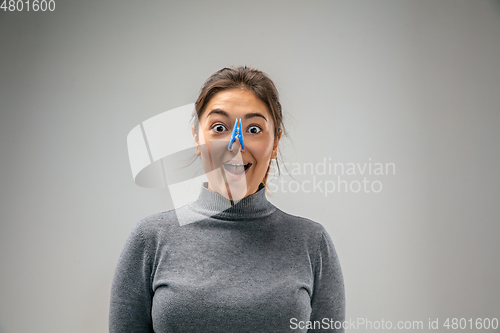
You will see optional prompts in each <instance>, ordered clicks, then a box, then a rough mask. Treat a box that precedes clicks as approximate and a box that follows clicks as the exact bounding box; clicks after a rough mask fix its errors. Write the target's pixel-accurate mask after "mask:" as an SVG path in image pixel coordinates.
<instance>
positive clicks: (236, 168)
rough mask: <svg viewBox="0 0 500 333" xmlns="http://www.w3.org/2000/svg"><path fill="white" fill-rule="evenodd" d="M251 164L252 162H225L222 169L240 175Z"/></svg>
mask: <svg viewBox="0 0 500 333" xmlns="http://www.w3.org/2000/svg"><path fill="white" fill-rule="evenodd" d="M251 166H252V163H247V164H232V163H226V164H224V169H226V170H227V171H228V172H230V173H232V174H234V175H241V174H242V173H243V172H246V171H247V170H248V169H249V168H250V167H251Z"/></svg>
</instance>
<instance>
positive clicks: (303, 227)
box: [275, 209, 331, 252]
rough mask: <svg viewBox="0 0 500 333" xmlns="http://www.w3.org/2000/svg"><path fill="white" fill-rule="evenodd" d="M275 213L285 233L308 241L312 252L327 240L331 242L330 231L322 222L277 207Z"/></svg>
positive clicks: (278, 223) (296, 238)
mask: <svg viewBox="0 0 500 333" xmlns="http://www.w3.org/2000/svg"><path fill="white" fill-rule="evenodd" d="M275 215H276V218H275V221H276V223H277V225H278V228H280V229H281V230H283V233H286V234H288V236H289V237H291V238H293V239H295V240H302V241H303V242H306V243H307V244H308V247H309V249H310V250H311V251H312V252H317V251H318V249H319V248H320V247H321V244H322V243H324V242H325V241H326V242H329V243H331V238H330V236H329V235H328V231H327V230H326V229H325V227H324V226H323V224H321V223H320V222H317V221H314V220H312V219H309V218H306V217H302V216H298V215H292V214H289V213H286V212H284V211H282V210H280V209H277V211H276V214H275Z"/></svg>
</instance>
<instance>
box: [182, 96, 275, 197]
mask: <svg viewBox="0 0 500 333" xmlns="http://www.w3.org/2000/svg"><path fill="white" fill-rule="evenodd" d="M239 118H241V125H242V126H241V131H242V134H243V142H244V148H245V149H244V150H243V151H242V150H241V144H240V142H239V140H238V139H237V138H236V139H235V141H234V143H233V146H232V151H230V150H229V149H228V143H229V140H230V138H231V133H232V130H233V126H234V123H235V120H236V119H239ZM199 124H200V127H199V131H198V135H195V132H194V126H193V127H192V132H193V136H194V138H195V142H196V150H195V153H196V155H198V156H199V155H201V159H202V163H203V168H204V170H205V173H206V175H207V178H208V188H209V189H210V190H211V191H214V192H217V193H220V194H221V195H223V196H224V197H226V198H228V199H231V200H240V199H242V198H244V197H246V196H248V195H251V194H253V193H255V192H256V191H257V189H258V187H259V184H260V183H261V182H262V181H263V179H264V176H265V174H266V171H267V168H268V166H269V163H270V161H271V159H273V158H276V154H277V149H278V142H279V139H277V140H274V124H273V119H272V118H271V114H270V113H269V111H268V109H267V106H266V105H265V104H264V103H263V102H262V101H261V100H260V99H259V98H258V97H257V96H255V95H254V94H253V93H252V92H250V91H248V90H244V89H230V90H224V91H221V92H219V93H217V94H216V95H214V96H213V97H212V99H211V100H210V102H209V103H208V104H207V106H206V108H205V111H204V112H203V114H202V116H201V118H200V119H199Z"/></svg>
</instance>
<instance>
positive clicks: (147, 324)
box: [109, 222, 154, 333]
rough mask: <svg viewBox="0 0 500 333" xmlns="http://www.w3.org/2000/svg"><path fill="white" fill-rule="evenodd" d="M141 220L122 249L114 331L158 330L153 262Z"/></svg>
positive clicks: (111, 327)
mask: <svg viewBox="0 0 500 333" xmlns="http://www.w3.org/2000/svg"><path fill="white" fill-rule="evenodd" d="M149 259H150V255H149V254H148V251H147V247H146V242H145V237H144V234H143V232H142V229H141V223H140V222H139V223H138V224H137V225H136V226H135V228H134V229H133V230H132V232H131V234H130V235H129V237H128V239H127V241H126V242H125V246H124V248H123V250H122V252H121V255H120V258H119V260H118V264H117V266H116V270H115V274H114V278H113V283H112V286H111V300H110V312H109V332H110V333H130V332H134V333H145V332H148V333H150V332H154V330H153V324H152V319H151V318H152V317H151V305H152V300H153V291H152V288H151V272H152V264H151V261H150V260H149Z"/></svg>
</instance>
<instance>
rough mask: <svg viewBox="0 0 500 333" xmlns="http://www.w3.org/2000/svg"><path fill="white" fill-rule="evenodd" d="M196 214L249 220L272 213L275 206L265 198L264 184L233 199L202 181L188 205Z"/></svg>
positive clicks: (225, 218)
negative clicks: (248, 193)
mask: <svg viewBox="0 0 500 333" xmlns="http://www.w3.org/2000/svg"><path fill="white" fill-rule="evenodd" d="M189 208H190V209H191V210H193V211H195V212H196V213H198V214H202V215H204V216H208V217H214V218H218V219H224V220H251V219H255V218H262V217H265V216H267V215H270V214H272V213H273V212H274V211H275V210H276V207H275V206H274V205H273V204H271V203H270V202H269V201H268V200H267V198H266V192H265V186H264V184H263V183H260V185H259V188H258V190H257V191H256V192H255V193H253V194H251V195H248V196H246V197H244V198H243V199H241V200H238V201H233V200H230V199H228V198H226V197H224V196H223V195H221V194H219V193H217V192H213V191H211V190H210V189H209V187H208V183H207V182H205V183H203V185H202V187H201V191H200V195H199V197H198V199H197V200H196V201H195V202H193V203H191V204H190V205H189Z"/></svg>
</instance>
